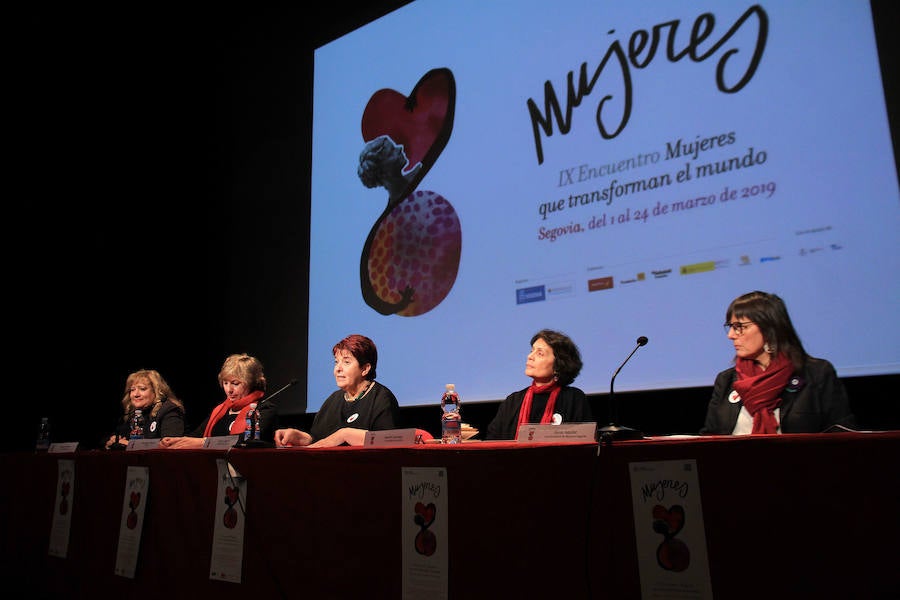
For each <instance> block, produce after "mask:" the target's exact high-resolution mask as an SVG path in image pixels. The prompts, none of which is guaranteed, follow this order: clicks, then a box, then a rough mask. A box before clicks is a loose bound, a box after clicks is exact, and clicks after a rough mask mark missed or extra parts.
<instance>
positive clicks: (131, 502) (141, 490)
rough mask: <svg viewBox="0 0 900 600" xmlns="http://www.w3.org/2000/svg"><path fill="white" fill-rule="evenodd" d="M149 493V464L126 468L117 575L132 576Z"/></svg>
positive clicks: (117, 554) (117, 552) (135, 565)
mask: <svg viewBox="0 0 900 600" xmlns="http://www.w3.org/2000/svg"><path fill="white" fill-rule="evenodd" d="M132 441H136V440H132ZM149 492H150V467H128V471H127V473H126V475H125V497H124V498H123V499H122V519H121V524H120V525H119V546H118V549H117V550H116V569H115V574H116V575H121V576H122V577H129V578H131V579H134V570H135V568H136V567H137V559H138V552H139V551H140V546H141V534H142V533H143V531H144V509H145V508H146V507H147V500H148V499H149V498H148V496H149Z"/></svg>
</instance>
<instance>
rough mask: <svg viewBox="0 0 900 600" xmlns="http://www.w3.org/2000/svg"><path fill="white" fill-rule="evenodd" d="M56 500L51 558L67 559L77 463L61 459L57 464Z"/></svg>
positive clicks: (51, 538) (51, 529) (51, 528)
mask: <svg viewBox="0 0 900 600" xmlns="http://www.w3.org/2000/svg"><path fill="white" fill-rule="evenodd" d="M56 467H57V476H56V498H55V500H54V502H53V524H52V525H51V527H50V549H49V550H48V554H49V555H50V556H58V557H60V558H65V557H66V553H67V551H68V548H69V530H70V529H71V526H72V500H73V499H74V498H75V461H74V460H71V459H60V460H58V461H57V463H56Z"/></svg>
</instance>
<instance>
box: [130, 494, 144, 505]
mask: <svg viewBox="0 0 900 600" xmlns="http://www.w3.org/2000/svg"><path fill="white" fill-rule="evenodd" d="M140 503H141V494H140V492H131V501H130V502H129V503H128V506H130V507H131V508H137V507H138V504H140Z"/></svg>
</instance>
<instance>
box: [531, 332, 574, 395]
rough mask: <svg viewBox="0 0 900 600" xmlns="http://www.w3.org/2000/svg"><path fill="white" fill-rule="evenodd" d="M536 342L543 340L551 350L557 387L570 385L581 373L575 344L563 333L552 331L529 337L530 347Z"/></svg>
mask: <svg viewBox="0 0 900 600" xmlns="http://www.w3.org/2000/svg"><path fill="white" fill-rule="evenodd" d="M538 340H544V341H545V342H547V345H548V346H550V347H551V348H553V374H554V375H556V379H557V381H558V382H559V385H561V386H562V385H570V384H572V382H574V381H575V378H576V377H578V374H579V373H581V367H582V366H583V363H582V362H581V352H579V351H578V346H576V345H575V342H573V341H572V339H571V338H570V337H569V336H567V335H566V334H564V333H560V332H559V331H553V330H552V329H541V330H540V331H538V332H537V333H536V334H534V335H533V336H532V337H531V345H532V346H534V343H535V342H536V341H538Z"/></svg>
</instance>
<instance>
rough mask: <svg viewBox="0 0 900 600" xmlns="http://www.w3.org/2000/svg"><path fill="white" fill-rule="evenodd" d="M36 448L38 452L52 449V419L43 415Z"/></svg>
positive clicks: (35, 444)
mask: <svg viewBox="0 0 900 600" xmlns="http://www.w3.org/2000/svg"><path fill="white" fill-rule="evenodd" d="M34 449H35V450H36V451H37V452H46V451H47V450H49V449H50V419H49V417H41V424H40V426H39V427H38V434H37V439H36V440H35V442H34Z"/></svg>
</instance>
